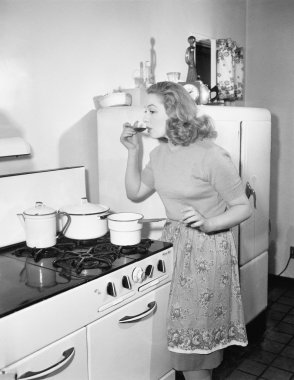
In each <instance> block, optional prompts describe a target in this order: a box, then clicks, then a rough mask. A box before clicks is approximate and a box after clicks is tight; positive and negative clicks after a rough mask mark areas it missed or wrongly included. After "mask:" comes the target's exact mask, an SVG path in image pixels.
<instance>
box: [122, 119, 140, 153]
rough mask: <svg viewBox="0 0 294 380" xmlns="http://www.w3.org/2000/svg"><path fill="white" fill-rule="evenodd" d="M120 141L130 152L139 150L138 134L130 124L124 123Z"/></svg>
mask: <svg viewBox="0 0 294 380" xmlns="http://www.w3.org/2000/svg"><path fill="white" fill-rule="evenodd" d="M120 141H121V143H122V144H123V145H124V146H125V147H126V148H127V149H128V150H132V149H138V148H139V140H138V136H137V132H136V131H135V130H134V129H133V127H132V125H131V124H130V123H124V125H123V131H122V134H121V136H120Z"/></svg>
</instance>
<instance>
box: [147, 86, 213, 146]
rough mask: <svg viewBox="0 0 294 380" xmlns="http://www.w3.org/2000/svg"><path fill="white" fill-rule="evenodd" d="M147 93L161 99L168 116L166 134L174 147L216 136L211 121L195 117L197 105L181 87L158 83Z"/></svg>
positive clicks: (204, 116)
mask: <svg viewBox="0 0 294 380" xmlns="http://www.w3.org/2000/svg"><path fill="white" fill-rule="evenodd" d="M147 93H148V94H155V95H158V96H159V97H161V98H162V100H163V105H164V108H165V112H166V114H167V116H168V120H167V122H166V134H167V136H168V138H169V139H170V141H171V142H172V143H173V144H174V145H183V146H188V145H190V144H191V143H193V142H195V141H196V140H197V139H199V140H202V139H204V138H213V137H216V136H217V132H216V131H215V129H214V124H213V121H212V119H211V118H210V117H208V116H206V115H203V116H197V111H198V110H197V105H196V103H195V102H194V101H193V99H192V98H191V96H190V94H189V93H188V91H186V90H185V88H184V87H183V86H182V85H180V84H178V83H174V82H158V83H155V84H153V85H151V86H150V87H148V89H147Z"/></svg>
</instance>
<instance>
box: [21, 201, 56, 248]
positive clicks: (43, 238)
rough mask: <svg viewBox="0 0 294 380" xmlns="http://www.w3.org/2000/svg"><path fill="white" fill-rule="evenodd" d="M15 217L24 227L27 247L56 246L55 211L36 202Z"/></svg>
mask: <svg viewBox="0 0 294 380" xmlns="http://www.w3.org/2000/svg"><path fill="white" fill-rule="evenodd" d="M17 216H18V218H19V220H20V222H21V223H22V225H23V227H24V230H25V236H26V244H27V246H28V247H30V248H48V247H52V246H54V245H55V244H56V231H57V211H56V210H54V209H53V208H51V207H48V206H46V205H45V204H44V203H43V202H36V204H35V206H33V207H31V208H29V209H27V210H25V211H24V212H23V213H22V214H17Z"/></svg>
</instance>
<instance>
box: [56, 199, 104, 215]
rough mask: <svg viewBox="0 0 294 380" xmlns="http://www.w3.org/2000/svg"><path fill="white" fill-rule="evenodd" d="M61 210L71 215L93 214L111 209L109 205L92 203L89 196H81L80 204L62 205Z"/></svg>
mask: <svg viewBox="0 0 294 380" xmlns="http://www.w3.org/2000/svg"><path fill="white" fill-rule="evenodd" d="M60 211H63V212H66V213H67V214H70V215H93V214H102V213H104V212H107V211H109V207H107V206H104V205H100V204H95V203H90V202H88V200H87V198H81V202H80V204H76V205H70V206H65V207H62V209H60Z"/></svg>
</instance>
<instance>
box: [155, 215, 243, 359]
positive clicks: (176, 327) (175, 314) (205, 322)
mask: <svg viewBox="0 0 294 380" xmlns="http://www.w3.org/2000/svg"><path fill="white" fill-rule="evenodd" d="M161 240H163V241H168V242H171V243H173V246H174V272H173V278H172V282H171V289H170V297H169V304H168V313H167V337H168V349H169V350H170V351H174V352H179V353H196V354H197V353H198V354H208V353H211V352H214V351H216V350H220V349H223V348H225V347H227V346H230V345H241V346H246V345H247V336H246V329H245V324H244V316H243V307H242V300H241V293H240V285H239V273H238V259H237V254H236V249H235V244H234V240H233V235H232V232H231V231H230V230H227V231H222V232H217V233H213V234H205V233H203V232H201V231H199V230H197V229H195V228H191V227H187V226H186V225H185V224H183V223H181V222H178V221H170V220H168V221H167V223H166V224H165V227H164V230H163V234H162V238H161Z"/></svg>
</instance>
